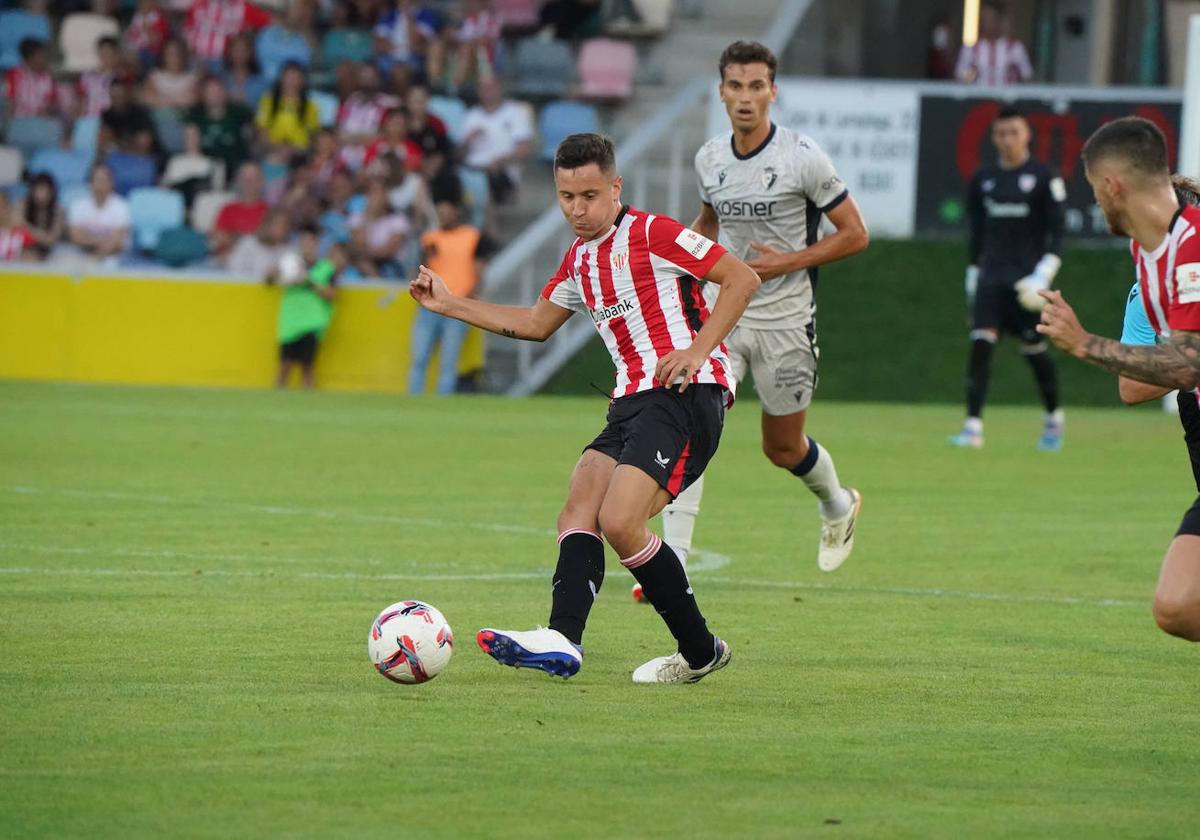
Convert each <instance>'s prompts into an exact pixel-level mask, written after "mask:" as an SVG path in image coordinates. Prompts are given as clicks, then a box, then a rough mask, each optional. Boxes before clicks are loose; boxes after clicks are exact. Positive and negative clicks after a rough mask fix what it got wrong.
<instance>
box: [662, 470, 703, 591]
mask: <svg viewBox="0 0 1200 840" xmlns="http://www.w3.org/2000/svg"><path fill="white" fill-rule="evenodd" d="M703 495H704V476H700V477H699V478H698V479H696V481H695V482H694V483H693V484H692V485H691V486H690V487H688V488H687V489H686V490H684V491H683V492H682V493H680V494H679V495H678V496H676V497H675V501H673V502H671V504H669V505H667V506H666V507H665V508H663V512H662V521H663V540H664V541H665V542H666V544H667V545H669V546H671V548H673V549H675V553H676V554H678V555H679V562H680V563H682V564H683V568H685V569H686V568H687V561H688V554H690V553H691V551H692V532H693V531H695V530H696V514H698V513H699V512H700V497H701V496H703Z"/></svg>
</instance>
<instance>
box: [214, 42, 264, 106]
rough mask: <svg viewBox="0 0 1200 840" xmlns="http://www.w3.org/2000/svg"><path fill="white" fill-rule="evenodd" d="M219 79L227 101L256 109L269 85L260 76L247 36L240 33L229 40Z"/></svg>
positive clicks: (252, 47) (252, 44)
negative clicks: (223, 83)
mask: <svg viewBox="0 0 1200 840" xmlns="http://www.w3.org/2000/svg"><path fill="white" fill-rule="evenodd" d="M221 78H222V80H224V82H225V90H226V92H227V93H228V94H229V100H230V101H231V102H238V103H240V104H242V105H246V106H247V107H249V108H252V109H253V108H257V107H258V100H260V99H262V95H263V94H264V93H266V92H267V91H268V90H269V89H270V87H271V83H270V82H268V81H267V80H266V78H265V77H264V76H263V75H262V70H261V68H260V67H259V66H258V59H257V58H256V57H255V55H254V39H253V37H251V36H250V35H249V34H247V33H242V34H239V35H235V36H234V37H233V38H230V39H229V46H228V47H226V49H225V61H224V65H223V67H222V70H221Z"/></svg>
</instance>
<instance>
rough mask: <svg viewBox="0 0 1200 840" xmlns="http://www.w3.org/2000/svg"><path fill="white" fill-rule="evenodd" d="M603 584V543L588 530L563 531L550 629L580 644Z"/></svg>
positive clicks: (559, 547) (560, 540)
mask: <svg viewBox="0 0 1200 840" xmlns="http://www.w3.org/2000/svg"><path fill="white" fill-rule="evenodd" d="M602 583H604V543H603V542H602V541H601V539H600V535H599V534H596V533H594V532H592V531H584V530H570V531H564V532H563V533H561V534H559V537H558V567H557V568H556V569H555V570H554V590H553V593H552V602H551V607H550V629H551V630H557V631H558V632H559V633H562V634H563V635H564V636H566V637H567V638H568V639H570V640H571V642H572V643H573V644H575V645H577V646H578V645H581V644H582V643H583V628H584V626H585V625H586V624H587V618H588V613H589V612H591V611H592V603H593V602H594V601H595V600H596V594H597V593H598V592H599V591H600V585H601V584H602Z"/></svg>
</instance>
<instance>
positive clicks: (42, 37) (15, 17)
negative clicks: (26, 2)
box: [0, 9, 50, 70]
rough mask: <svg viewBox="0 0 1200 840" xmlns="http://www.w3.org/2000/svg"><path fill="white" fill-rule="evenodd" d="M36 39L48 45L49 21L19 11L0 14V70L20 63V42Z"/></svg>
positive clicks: (42, 17) (43, 17)
mask: <svg viewBox="0 0 1200 840" xmlns="http://www.w3.org/2000/svg"><path fill="white" fill-rule="evenodd" d="M26 38H37V39H38V40H39V41H45V42H46V43H47V44H49V43H50V21H49V20H48V19H47V18H46V17H45V16H43V15H35V14H30V13H29V12H23V11H19V10H15V9H13V10H9V11H6V12H0V69H4V70H7V69H8V68H9V67H16V66H17V65H18V64H20V63H21V51H20V47H21V42H22V41H23V40H25V39H26Z"/></svg>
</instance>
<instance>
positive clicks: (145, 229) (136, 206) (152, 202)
mask: <svg viewBox="0 0 1200 840" xmlns="http://www.w3.org/2000/svg"><path fill="white" fill-rule="evenodd" d="M129 215H130V216H131V217H132V218H133V241H134V244H135V245H136V246H137V248H138V249H139V250H142V251H153V250H154V249H155V248H157V247H158V239H159V236H161V235H162V232H163V231H164V230H167V229H169V228H177V227H180V226H182V225H183V196H182V195H180V194H179V193H177V192H175V191H174V190H164V189H159V188H158V187H139V188H137V189H135V190H133V191H131V192H130V193H129Z"/></svg>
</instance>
